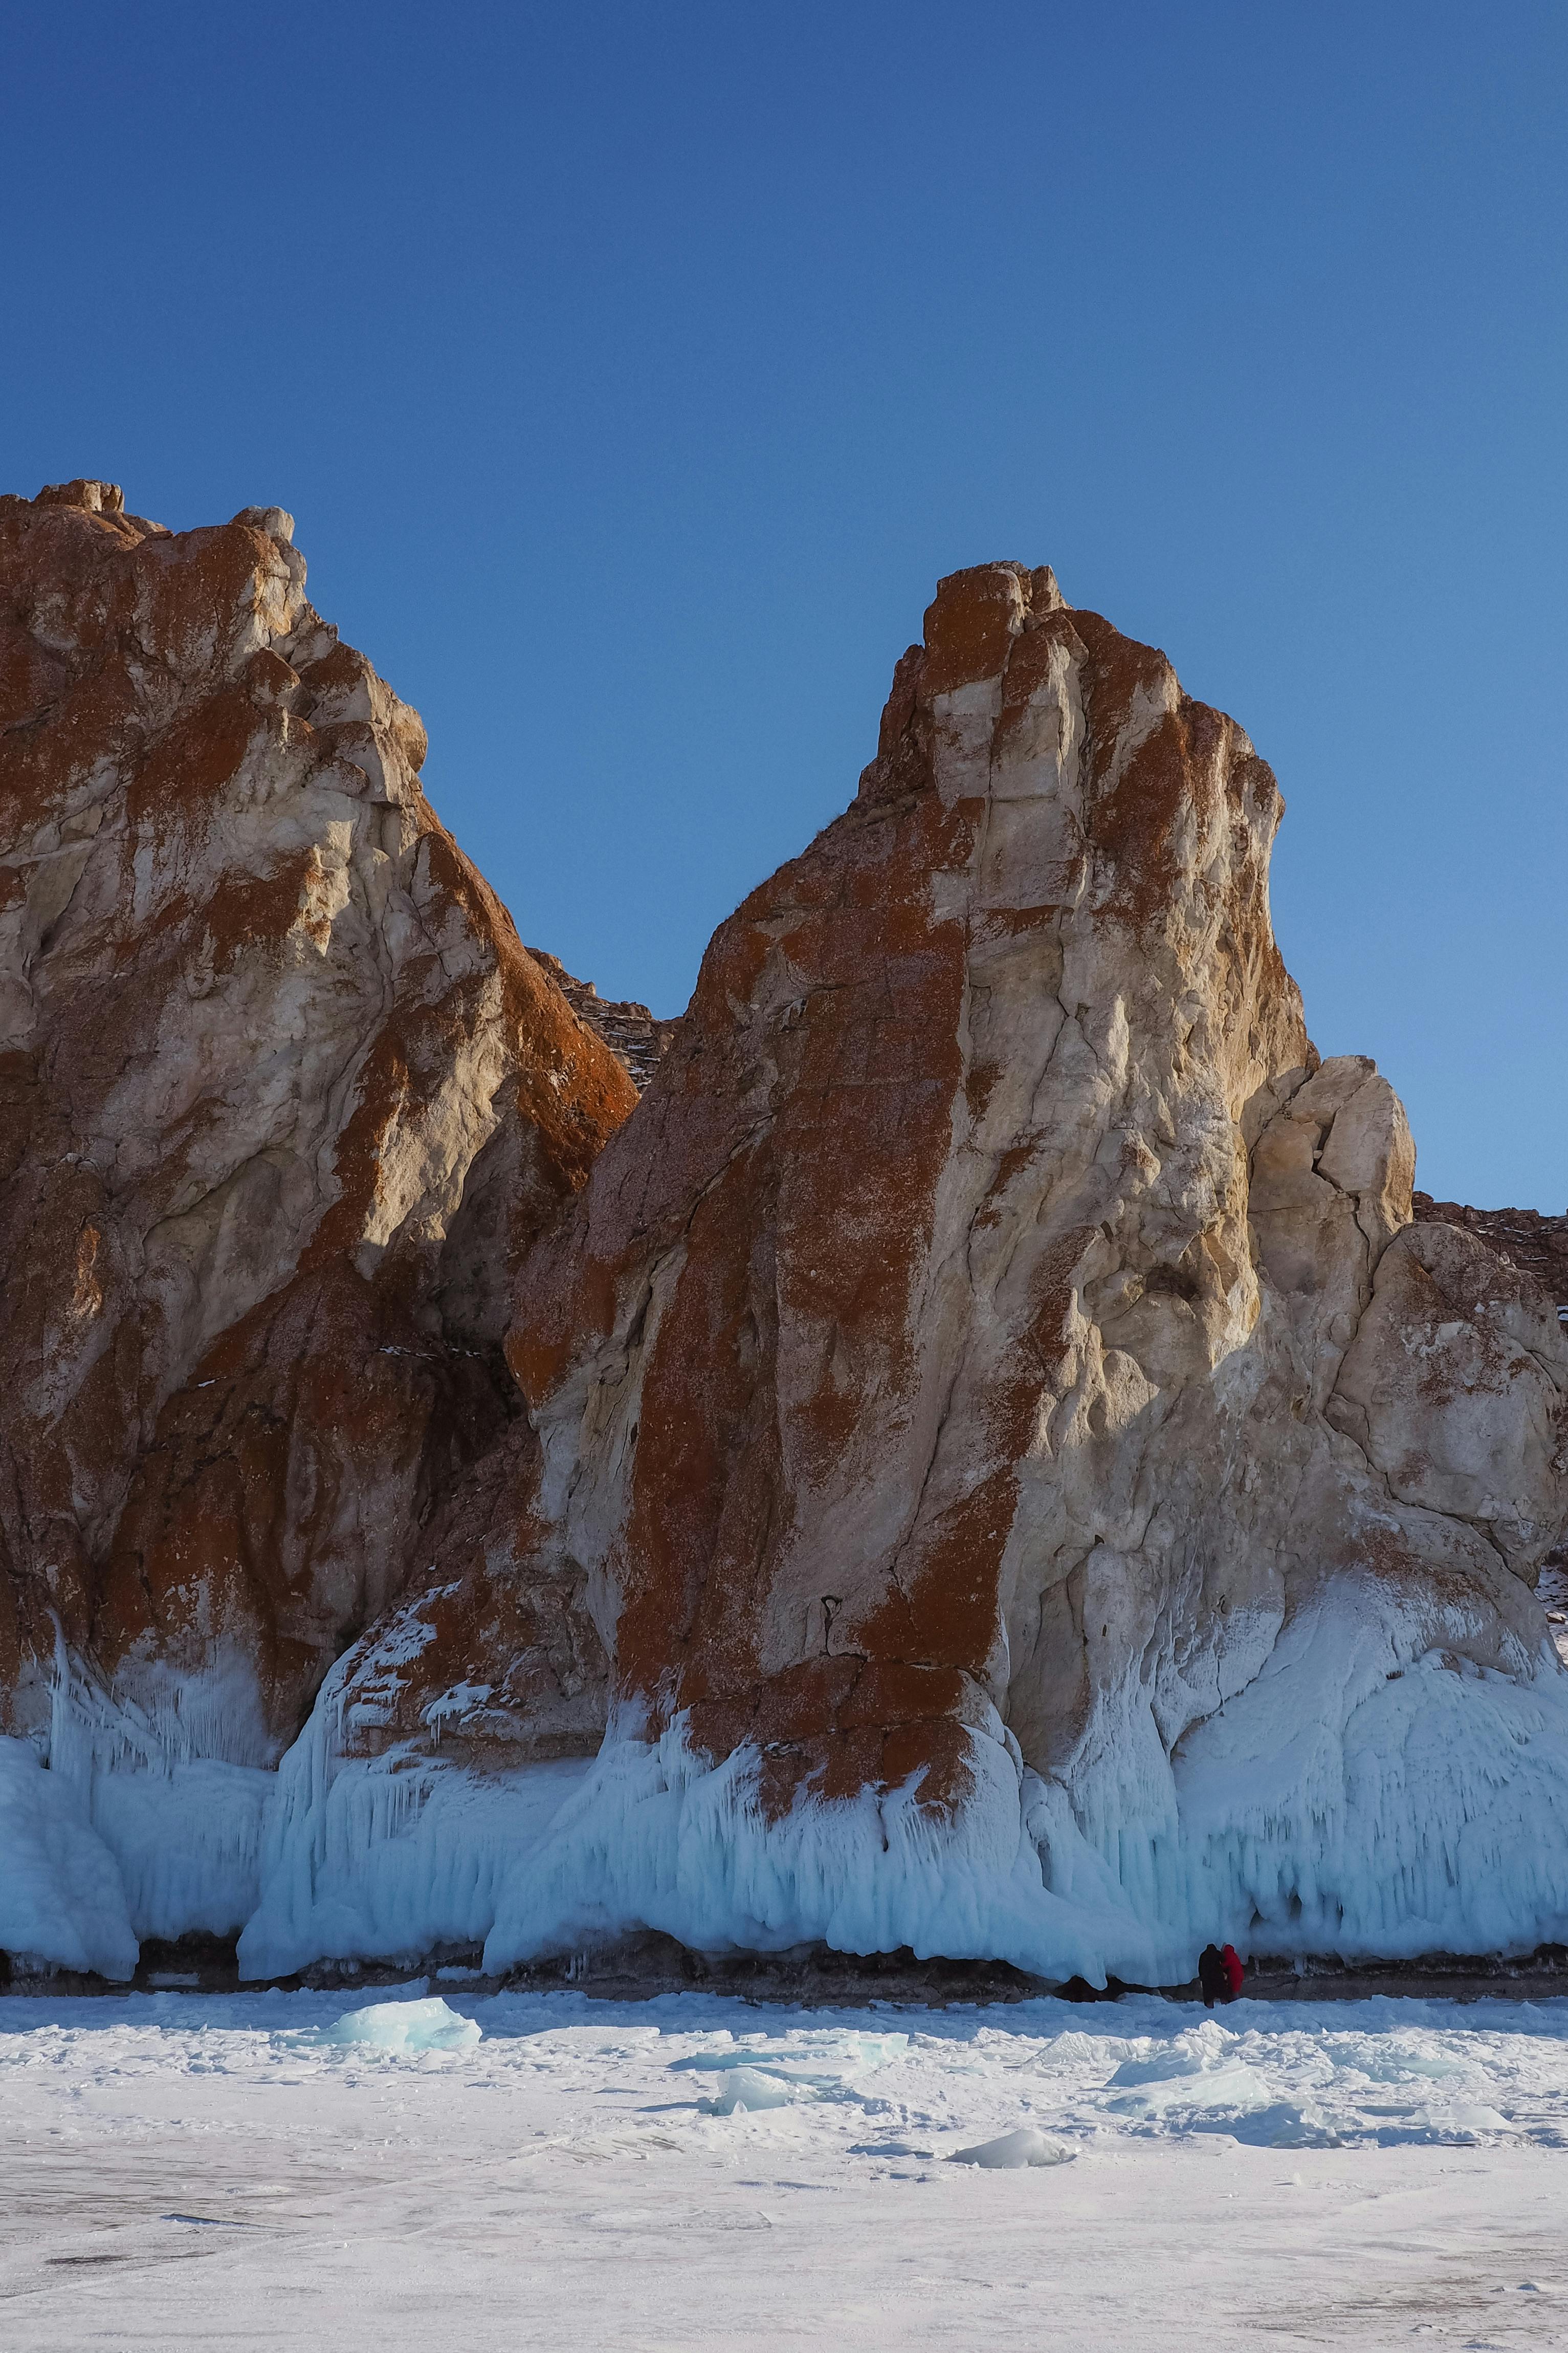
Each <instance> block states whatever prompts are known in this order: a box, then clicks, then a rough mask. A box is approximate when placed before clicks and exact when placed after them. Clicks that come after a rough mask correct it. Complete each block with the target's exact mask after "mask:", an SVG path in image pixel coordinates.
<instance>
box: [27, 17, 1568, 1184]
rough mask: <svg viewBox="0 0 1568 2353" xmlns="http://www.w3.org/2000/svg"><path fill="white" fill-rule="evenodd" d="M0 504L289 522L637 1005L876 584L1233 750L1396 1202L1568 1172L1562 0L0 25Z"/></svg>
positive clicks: (724, 896) (1282, 919)
mask: <svg viewBox="0 0 1568 2353" xmlns="http://www.w3.org/2000/svg"><path fill="white" fill-rule="evenodd" d="M5 25H6V31H5V43H4V47H3V49H0V71H3V75H4V85H3V86H4V90H5V124H6V130H5V140H4V142H0V202H3V203H4V206H5V226H6V234H5V241H4V248H3V251H4V259H3V261H0V282H3V284H4V289H5V318H6V320H7V322H8V323H9V326H10V330H11V338H10V350H9V353H8V357H7V363H6V365H5V368H4V370H3V371H0V452H3V456H4V464H3V466H0V477H3V482H0V486H3V487H5V488H11V489H17V490H22V491H33V490H36V489H37V487H38V486H39V485H40V484H41V483H43V482H45V481H50V480H59V479H61V478H62V477H65V476H68V475H71V474H78V473H87V474H102V475H105V476H108V477H110V479H112V480H119V481H121V482H122V483H123V484H124V487H125V491H126V495H127V500H128V502H129V503H130V504H131V505H132V508H134V509H137V510H139V511H141V512H144V513H149V514H152V515H154V516H156V517H157V518H158V519H159V520H160V521H162V522H167V523H169V524H170V525H172V526H173V527H174V528H176V529H177V528H182V527H185V526H188V525H190V524H193V523H197V522H211V521H216V520H221V519H223V518H225V517H226V516H227V515H229V514H230V513H232V512H234V511H235V510H236V509H237V507H239V506H241V505H244V504H248V503H250V502H252V501H265V502H272V501H276V502H278V503H280V504H282V505H285V506H288V507H290V508H292V509H293V511H294V512H295V513H296V514H297V516H298V518H299V530H298V539H299V543H300V545H301V547H302V548H303V549H304V551H305V554H307V556H308V557H309V559H310V567H311V592H312V595H313V596H314V597H315V599H316V601H317V603H318V604H319V605H320V607H321V609H322V610H323V611H324V612H325V613H327V614H328V615H329V616H330V617H331V618H332V619H334V620H335V621H336V622H337V623H338V625H339V627H340V628H342V632H343V634H344V635H345V636H346V637H348V638H351V639H352V640H353V642H355V643H356V644H358V645H361V646H363V648H364V649H365V650H366V652H368V653H369V654H370V655H371V657H372V659H374V661H375V662H376V664H377V666H378V667H379V668H380V669H381V670H383V671H384V673H385V674H386V675H387V676H388V677H389V678H390V679H391V681H393V683H394V684H395V686H396V687H397V689H398V690H399V691H400V692H401V693H403V694H404V695H405V696H406V697H407V699H408V700H409V701H410V702H415V703H416V704H417V705H418V707H419V708H420V710H421V711H422V712H424V714H425V717H426V722H427V723H428V725H429V728H430V733H431V739H432V751H431V756H430V761H429V764H428V766H427V768H426V786H427V788H428V790H429V792H430V795H431V797H432V799H433V800H434V801H435V803H436V806H437V808H438V809H439V810H440V811H441V813H442V815H443V816H444V817H445V818H447V822H448V823H449V824H450V825H451V826H452V827H453V828H454V829H455V831H456V832H457V833H458V837H459V839H461V840H462V842H463V844H464V846H465V847H466V848H467V849H468V850H469V851H470V852H471V853H472V854H473V856H474V857H475V858H476V859H477V860H479V864H480V865H481V866H482V867H483V868H484V869H485V871H487V873H488V874H489V876H490V877H491V879H492V880H493V881H495V883H496V884H497V886H498V888H499V889H500V891H501V892H502V893H503V895H504V896H505V897H506V898H507V900H508V902H510V905H511V907H512V909H513V912H514V913H515V914H516V916H517V918H518V922H519V924H520V926H521V930H522V933H523V935H524V937H525V938H526V939H529V940H531V942H533V943H535V944H539V945H541V946H545V947H549V948H551V949H552V950H553V951H555V953H557V954H558V955H561V956H562V957H563V958H564V960H565V961H566V963H567V964H568V965H571V966H572V967H573V968H574V970H576V971H578V972H580V973H582V974H584V976H589V977H591V978H593V979H595V980H596V981H597V983H598V984H599V987H601V989H602V990H604V992H605V994H606V995H629V996H635V997H644V998H646V999H647V1000H648V1001H650V1002H651V1003H652V1004H653V1005H654V1007H655V1008H656V1009H658V1011H661V1012H670V1011H675V1010H678V1009H679V1007H680V1005H681V1004H682V1003H683V1002H684V1000H685V997H686V994H687V992H688V990H689V987H690V984H691V980H692V978H693V976H694V974H695V971H696V967H697V962H698V958H699V956H700V953H701V950H702V947H703V945H704V944H705V942H706V940H707V938H708V936H709V934H710V932H711V930H712V929H713V927H714V925H715V924H716V923H718V922H719V921H721V918H722V917H723V916H724V915H725V914H726V913H728V912H729V910H730V909H731V907H732V906H733V905H734V904H735V902H737V901H738V900H739V899H740V897H741V896H742V894H743V893H744V892H745V891H747V890H748V889H749V888H750V887H751V885H752V883H753V882H755V881H757V880H759V879H760V878H761V877H762V876H763V874H765V873H766V872H768V871H770V869H771V868H772V867H773V866H774V865H775V864H777V862H778V861H779V860H781V859H783V858H784V857H787V856H788V855H790V854H791V853H792V852H793V851H794V850H795V849H798V848H799V847H801V846H802V845H803V844H804V843H805V841H806V840H807V839H809V838H810V836H811V834H812V833H813V832H814V831H815V830H816V828H817V827H818V826H820V825H821V824H823V823H824V822H826V819H827V818H829V817H831V816H832V815H833V814H834V813H835V812H836V811H837V810H838V809H839V808H840V807H843V805H844V804H845V802H846V801H847V799H848V797H850V795H851V793H852V792H853V789H854V785H855V779H856V776H857V774H858V770H859V768H860V766H861V765H862V764H863V763H864V761H865V760H866V759H867V758H868V757H869V755H870V752H871V750H872V748H873V746H874V742H875V735H876V723H877V716H878V712H879V708H880V704H881V701H882V697H883V695H884V693H885V691H886V688H887V682H888V679H889V674H890V671H891V669H892V665H893V662H894V660H895V659H896V658H897V656H898V654H899V653H900V650H901V649H902V648H903V647H904V645H905V644H906V643H907V642H908V641H909V640H910V638H913V637H916V636H918V635H919V631H920V622H921V611H922V609H923V607H924V606H925V604H926V602H927V601H928V599H929V597H930V595H931V587H932V586H933V584H934V582H935V580H936V579H937V577H938V575H940V574H942V573H943V572H947V571H951V570H953V569H955V568H956V567H957V566H959V565H964V564H969V563H974V562H979V561H983V560H984V559H986V558H990V557H994V556H1009V557H1011V556H1019V557H1023V558H1025V559H1026V560H1028V561H1029V562H1031V563H1035V562H1041V561H1047V562H1049V563H1052V564H1054V565H1055V566H1056V568H1057V571H1058V575H1059V577H1060V579H1061V583H1062V586H1063V590H1064V593H1065V594H1066V596H1068V600H1069V601H1070V602H1072V603H1074V604H1079V605H1087V606H1091V607H1096V608H1097V609H1099V610H1100V611H1102V612H1104V613H1106V614H1108V615H1109V616H1110V617H1111V618H1112V619H1113V620H1114V621H1115V622H1116V623H1117V624H1118V626H1119V627H1121V628H1123V629H1125V630H1127V631H1129V632H1130V633H1131V634H1133V635H1135V636H1138V637H1142V638H1149V639H1151V640H1152V641H1153V642H1155V643H1156V644H1159V645H1161V646H1163V648H1164V649H1165V650H1166V651H1167V652H1168V653H1169V654H1170V656H1171V657H1172V659H1173V661H1174V662H1175V664H1176V667H1177V669H1178V670H1179V671H1180V673H1181V676H1182V679H1183V681H1184V684H1185V686H1186V687H1187V688H1188V690H1189V691H1191V692H1193V693H1194V694H1197V695H1200V696H1202V697H1204V698H1205V700H1208V701H1211V702H1217V703H1220V704H1221V705H1223V706H1224V707H1225V708H1226V710H1229V711H1231V712H1234V713H1235V714H1236V715H1237V718H1238V719H1240V720H1241V722H1242V723H1243V724H1244V725H1245V726H1246V727H1247V730H1248V732H1249V733H1250V734H1251V735H1252V737H1253V740H1254V741H1255V743H1256V744H1258V749H1259V750H1260V751H1261V752H1262V753H1263V754H1264V755H1265V756H1266V757H1267V758H1268V759H1269V760H1270V761H1271V762H1272V763H1273V765H1274V767H1275V769H1276V771H1277V773H1278V775H1279V779H1280V783H1281V785H1282V786H1283V788H1284V791H1285V795H1286V798H1287V801H1288V802H1289V815H1288V817H1287V819H1286V823H1285V828H1284V830H1283V832H1282V835H1281V837H1280V842H1279V849H1278V852H1277V855H1276V860H1275V870H1274V871H1275V888H1274V902H1275V915H1276V922H1277V926H1278V929H1279V935H1280V940H1281V944H1282V946H1283V948H1284V950H1285V954H1286V957H1287V960H1288V961H1289V965H1290V966H1291V969H1292V970H1293V971H1294V973H1295V974H1296V976H1297V977H1298V979H1299V980H1300V983H1301V986H1302V989H1303V991H1304V994H1305V997H1306V1001H1307V1011H1308V1018H1309V1022H1310V1027H1311V1029H1312V1033H1313V1036H1314V1038H1315V1039H1316V1040H1317V1043H1318V1045H1319V1047H1320V1048H1321V1050H1323V1051H1324V1052H1325V1053H1334V1052H1349V1051H1360V1052H1366V1053H1371V1054H1374V1055H1375V1056H1376V1057H1377V1060H1378V1061H1379V1063H1380V1064H1381V1066H1382V1067H1383V1068H1384V1070H1385V1071H1387V1072H1388V1074H1389V1076H1390V1077H1391V1078H1392V1079H1393V1081H1394V1084H1395V1085H1396V1086H1397V1087H1398V1088H1399V1089H1400V1091H1401V1092H1402V1093H1403V1094H1404V1095H1405V1100H1406V1102H1407V1103H1408V1105H1409V1108H1410V1112H1411V1117H1412V1122H1413V1124H1414V1126H1415V1134H1416V1138H1417V1143H1418V1145H1419V1147H1420V1155H1421V1158H1420V1168H1419V1172H1418V1181H1420V1182H1422V1183H1425V1184H1426V1185H1428V1186H1429V1187H1431V1188H1432V1189H1433V1190H1435V1191H1436V1192H1438V1193H1439V1194H1448V1195H1453V1194H1458V1196H1460V1197H1461V1198H1468V1199H1470V1200H1474V1201H1478V1202H1480V1203H1482V1204H1484V1205H1492V1206H1495V1205H1498V1204H1500V1203H1502V1202H1505V1201H1510V1202H1520V1203H1525V1204H1529V1205H1532V1206H1534V1207H1537V1208H1552V1209H1561V1208H1563V1205H1564V1200H1565V1198H1568V1089H1565V1087H1564V1085H1563V1043H1562V1041H1563V1032H1564V1026H1565V1024H1564V1015H1565V1012H1568V1004H1565V998H1568V983H1565V980H1564V959H1563V916H1564V896H1565V881H1568V874H1565V866H1568V860H1565V858H1564V851H1565V849H1568V839H1565V837H1568V818H1565V814H1564V793H1563V767H1564V752H1563V722H1562V718H1561V713H1560V706H1561V704H1562V702H1563V667H1564V658H1563V649H1564V644H1565V637H1568V557H1565V550H1568V495H1565V465H1564V419H1565V417H1568V383H1565V381H1564V379H1565V375H1568V367H1565V360H1568V332H1565V326H1568V316H1565V314H1568V270H1565V269H1564V255H1563V242H1564V228H1565V224H1568V202H1565V199H1568V135H1565V134H1568V124H1565V119H1564V118H1565V111H1568V13H1565V12H1564V11H1563V9H1562V7H1561V6H1560V5H1531V0H1509V5H1507V6H1506V7H1503V8H1500V9H1490V10H1488V9H1480V8H1477V7H1475V6H1474V5H1467V6H1464V7H1459V6H1453V5H1447V0H1421V5H1411V0H1390V4H1389V5H1381V6H1378V7H1375V8H1368V7H1366V6H1365V5H1360V6H1356V7H1349V6H1342V5H1333V4H1332V0H1331V5H1321V0H1320V5H1311V6H1305V5H1280V6H1268V7H1258V6H1257V5H1251V6H1224V5H1205V0H1193V5H1162V6H1157V5H1121V6H1119V5H1106V6H1104V7H1100V8H1085V7H1083V6H1082V5H1073V6H1070V7H1069V6H1065V5H1054V0H1052V5H1033V6H1026V5H987V0H970V5H967V6H965V7H964V8H963V9H955V8H952V7H951V6H938V5H928V0H904V5H898V6H892V5H881V0H867V5H853V0H837V5H832V6H827V5H817V0H795V5H792V6H791V7H790V8H788V9H787V10H785V9H763V8H760V7H752V6H747V5H734V0H731V5H723V6H720V5H714V6H708V5H683V4H682V0H676V5H664V6H650V5H644V6H640V7H633V6H626V5H598V0H574V5H572V6H570V7H564V6H555V7H552V8H549V9H544V8H535V7H531V6H527V5H510V6H489V5H464V0H456V5H450V6H448V7H447V8H446V9H444V10H433V9H430V8H428V7H420V8H413V7H408V6H405V5H401V0H380V5H376V6H375V7H374V8H373V7H371V6H369V5H357V0H343V5H333V0H326V5H322V6H321V7H320V8H318V9H316V10H314V11H310V12H304V11H299V12H294V13H293V14H291V15H289V14H287V13H279V11H277V10H274V9H264V10H245V11H241V10H238V9H232V8H213V7H212V6H210V5H199V6H198V5H164V0H141V5H138V6H137V7H136V8H134V9H130V8H126V7H124V6H122V5H115V6H112V7H110V6H105V5H99V0H86V5H74V6H68V7H65V8H59V7H51V8H48V9H45V8H43V7H42V6H37V5H19V6H14V7H12V8H11V9H10V10H8V11H7V13H6V20H5Z"/></svg>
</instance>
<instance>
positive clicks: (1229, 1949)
mask: <svg viewBox="0 0 1568 2353" xmlns="http://www.w3.org/2000/svg"><path fill="white" fill-rule="evenodd" d="M1220 1959H1221V1960H1222V1961H1223V1962H1224V1963H1225V1981H1226V1987H1227V1988H1228V1991H1227V1992H1226V2001H1234V2000H1236V1997H1237V1994H1238V1993H1239V1992H1240V1991H1241V1981H1242V1979H1243V1978H1244V1977H1245V1976H1246V1975H1247V1972H1246V1970H1245V1969H1244V1968H1242V1966H1241V1955H1240V1954H1239V1953H1238V1952H1237V1949H1236V1947H1235V1946H1234V1945H1226V1946H1225V1947H1222V1949H1221V1952H1220Z"/></svg>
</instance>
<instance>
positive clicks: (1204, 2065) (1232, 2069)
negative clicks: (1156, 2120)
mask: <svg viewBox="0 0 1568 2353" xmlns="http://www.w3.org/2000/svg"><path fill="white" fill-rule="evenodd" d="M1110 2081H1111V2083H1112V2084H1114V2085H1117V2086H1125V2087H1126V2088H1124V2089H1118V2090H1117V2091H1116V2092H1115V2093H1114V2094H1113V2095H1112V2096H1111V2098H1110V2100H1108V2101H1107V2103H1106V2105H1107V2106H1108V2107H1110V2108H1112V2109H1114V2110H1116V2111H1117V2112H1118V2113H1119V2114H1121V2115H1123V2116H1127V2115H1132V2116H1168V2115H1169V2114H1170V2113H1171V2112H1172V2110H1173V2109H1186V2108H1228V2109H1236V2108H1239V2109H1243V2110H1245V2109H1247V2108H1266V2107H1268V2105H1269V2104H1270V2101H1271V2100H1272V2098H1273V2094H1272V2093H1271V2092H1270V2091H1269V2089H1268V2084H1265V2082H1264V2081H1263V2078H1262V2076H1261V2075H1259V2074H1258V2071H1257V2069H1256V2068H1254V2067H1249V2066H1248V2065H1247V2063H1246V2061H1245V2060H1241V2059H1215V2058H1211V2057H1210V2056H1209V2055H1208V2053H1206V2052H1205V2053H1203V2054H1201V2055H1200V2054H1198V2053H1196V2052H1183V2051H1175V2052H1162V2054H1161V2055H1160V2056H1159V2057H1158V2058H1154V2059H1128V2060H1125V2061H1124V2062H1123V2063H1122V2064H1121V2066H1120V2067H1118V2069H1117V2070H1116V2073H1114V2075H1112V2077H1111V2078H1110Z"/></svg>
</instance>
